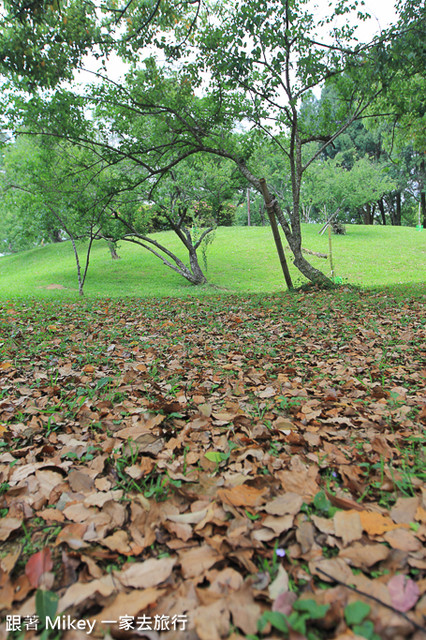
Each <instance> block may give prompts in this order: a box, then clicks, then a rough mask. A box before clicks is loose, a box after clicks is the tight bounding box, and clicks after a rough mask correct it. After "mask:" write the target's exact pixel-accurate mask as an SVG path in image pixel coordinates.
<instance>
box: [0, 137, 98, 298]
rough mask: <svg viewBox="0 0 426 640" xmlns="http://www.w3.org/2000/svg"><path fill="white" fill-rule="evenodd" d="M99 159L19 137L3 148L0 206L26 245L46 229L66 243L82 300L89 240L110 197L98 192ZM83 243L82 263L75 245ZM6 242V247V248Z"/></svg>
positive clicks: (54, 143) (49, 140)
mask: <svg viewBox="0 0 426 640" xmlns="http://www.w3.org/2000/svg"><path fill="white" fill-rule="evenodd" d="M100 169H101V167H100V166H99V158H96V157H94V155H93V154H91V153H90V152H88V150H87V149H81V148H78V147H75V146H72V145H70V144H69V143H67V142H64V141H60V142H59V143H58V142H57V141H55V140H54V139H52V138H47V139H46V138H44V139H42V140H36V139H35V138H34V137H31V138H28V137H26V136H22V137H19V139H18V142H17V143H15V144H11V145H9V146H8V147H7V149H6V153H5V161H4V174H3V177H2V182H3V194H4V200H3V206H4V207H5V208H6V210H7V211H8V213H9V215H11V216H13V222H14V226H17V227H18V228H19V229H20V233H21V237H22V238H25V239H26V240H27V242H28V243H33V244H38V243H40V241H43V240H44V239H45V238H46V235H47V236H48V235H50V233H51V231H50V230H51V229H55V232H56V233H60V234H63V235H64V237H65V238H68V239H69V240H70V241H71V244H72V247H73V251H74V257H75V262H76V270H77V280H78V290H79V294H80V295H81V296H82V295H83V289H84V283H85V281H86V276H87V272H88V267H89V259H90V252H91V248H92V245H93V242H94V240H96V239H98V238H100V237H101V235H100V230H101V228H102V219H103V217H104V216H105V212H106V209H107V206H108V205H109V203H110V200H111V197H110V195H109V194H108V193H105V191H104V190H103V188H102V186H103V185H102V184H99V182H102V178H103V174H102V171H101V170H100ZM83 238H84V239H85V240H87V245H86V246H85V247H84V251H85V258H84V261H83V260H82V258H81V256H80V252H81V250H80V252H79V246H78V240H81V239H83ZM10 242H11V241H10V239H9V238H7V237H6V244H7V245H8V244H10Z"/></svg>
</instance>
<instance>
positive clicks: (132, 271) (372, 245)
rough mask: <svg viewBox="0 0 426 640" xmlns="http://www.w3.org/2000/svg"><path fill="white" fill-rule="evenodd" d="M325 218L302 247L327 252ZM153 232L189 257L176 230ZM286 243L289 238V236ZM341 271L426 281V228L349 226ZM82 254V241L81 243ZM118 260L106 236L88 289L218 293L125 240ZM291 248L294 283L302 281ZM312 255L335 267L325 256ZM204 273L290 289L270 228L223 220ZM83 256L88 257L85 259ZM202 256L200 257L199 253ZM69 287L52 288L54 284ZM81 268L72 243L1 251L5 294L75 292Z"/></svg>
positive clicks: (237, 288)
mask: <svg viewBox="0 0 426 640" xmlns="http://www.w3.org/2000/svg"><path fill="white" fill-rule="evenodd" d="M319 229H320V225H303V246H304V247H305V248H306V249H309V250H311V251H316V252H321V253H328V236H327V233H325V234H324V235H322V236H319V235H318V232H319ZM155 235H156V238H157V239H158V240H159V241H160V242H162V243H164V244H165V245H166V246H167V247H168V248H170V249H171V250H172V251H175V252H176V253H177V254H178V255H179V256H180V257H181V258H182V259H184V260H185V261H186V258H187V256H186V255H185V252H184V251H183V247H182V248H181V246H180V243H179V240H178V239H177V238H176V236H175V235H174V234H173V233H172V232H169V231H168V232H162V233H158V234H155ZM285 244H286V243H285ZM332 245H333V262H334V267H335V273H336V275H338V276H340V277H342V278H343V280H344V282H348V283H350V284H354V285H362V286H368V287H372V286H373V287H375V286H387V285H407V284H410V283H412V284H419V283H421V282H424V280H425V273H426V269H425V249H426V231H422V232H419V231H417V230H416V229H413V228H408V227H399V228H398V227H382V226H370V227H369V226H362V225H351V226H349V225H348V226H347V234H346V235H345V236H332ZM79 248H80V251H81V256H82V258H84V249H85V245H84V244H80V245H79ZM119 255H120V256H121V260H115V261H113V260H111V257H110V254H109V251H108V249H107V246H106V244H105V243H104V242H99V243H97V244H95V246H94V248H93V250H92V254H91V258H90V266H89V272H88V277H87V281H86V285H85V295H87V296H109V297H117V296H184V295H194V294H196V295H199V294H208V293H214V292H215V291H217V289H215V288H213V287H201V288H200V287H194V286H192V285H190V284H189V283H187V282H186V280H184V279H183V278H182V277H181V276H179V275H178V274H176V273H174V272H173V271H171V270H170V269H169V268H167V267H166V266H165V265H163V264H162V262H160V260H158V259H157V258H156V257H155V256H153V255H151V254H150V253H148V252H147V251H145V250H144V249H142V248H140V247H137V246H136V245H131V244H128V243H121V246H120V247H119ZM291 255H292V254H291V252H290V251H286V256H287V259H288V262H289V265H290V271H291V274H292V277H293V280H294V284H296V285H298V284H301V283H302V282H303V278H302V277H301V274H300V273H299V272H298V271H297V270H296V269H295V268H294V266H293V264H292V262H291ZM306 257H307V258H308V260H309V261H310V262H311V263H312V264H313V265H314V266H315V267H318V268H319V269H322V270H323V271H324V272H325V273H327V274H330V263H329V261H328V260H324V259H321V258H317V257H315V256H312V255H307V256H306ZM207 258H208V271H207V276H208V279H209V282H210V283H211V284H214V285H216V287H219V288H220V290H221V291H222V292H226V291H229V292H230V293H261V292H264V293H268V292H274V291H279V290H282V289H285V284H284V281H283V276H282V273H281V270H280V265H279V261H278V257H277V254H276V251H275V246H274V242H273V238H272V232H271V229H270V228H269V227H266V228H263V227H228V228H225V227H221V228H219V229H217V231H216V236H215V239H214V242H213V244H212V245H210V247H209V249H208V254H207ZM82 261H83V260H82ZM200 262H201V260H200ZM52 284H55V285H61V286H62V287H64V289H47V288H46V287H48V286H49V285H52ZM77 295H78V291H77V274H76V267H75V260H74V254H73V251H72V246H71V243H70V242H64V243H61V244H55V245H49V246H46V247H37V248H35V249H32V250H30V251H26V252H22V253H19V254H15V255H12V256H4V257H2V258H0V298H2V299H5V298H10V297H21V296H25V297H26V296H34V297H49V298H63V297H64V298H65V297H66V298H69V297H76V296H77Z"/></svg>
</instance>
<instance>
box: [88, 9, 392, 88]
mask: <svg viewBox="0 0 426 640" xmlns="http://www.w3.org/2000/svg"><path fill="white" fill-rule="evenodd" d="M335 4H336V0H311V1H310V5H309V7H313V8H314V13H315V15H317V16H318V19H320V18H321V17H322V16H324V15H325V13H327V12H328V11H329V9H328V6H329V5H335ZM363 4H364V6H363V7H361V8H362V9H363V10H364V11H366V12H367V13H369V14H370V15H371V19H370V20H369V21H367V22H361V21H360V23H359V28H358V30H357V31H358V34H357V37H358V39H359V40H360V41H361V42H369V41H370V40H372V39H373V37H374V36H375V35H376V34H377V33H380V31H381V30H383V29H386V28H387V27H388V26H390V25H391V24H392V23H393V22H395V20H396V12H395V6H394V0H364V2H363ZM84 66H85V67H86V68H88V69H90V70H92V71H95V70H96V69H97V67H98V63H97V62H96V61H95V59H94V58H92V59H90V57H88V58H87V60H86V62H85V65H84ZM125 70H126V66H125V65H124V64H123V63H122V62H121V61H120V60H119V58H117V56H115V55H111V56H110V58H109V62H108V73H107V75H108V77H109V78H111V80H113V81H114V82H117V81H119V80H120V79H121V78H122V76H123V75H124V73H125ZM77 79H78V80H79V81H83V82H84V81H86V82H87V81H89V82H91V81H93V76H92V77H89V76H88V74H79V75H78V76H77Z"/></svg>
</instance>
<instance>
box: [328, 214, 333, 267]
mask: <svg viewBox="0 0 426 640" xmlns="http://www.w3.org/2000/svg"><path fill="white" fill-rule="evenodd" d="M328 250H329V253H330V267H331V277H332V279H334V267H333V253H332V251H331V222H330V223H329V225H328Z"/></svg>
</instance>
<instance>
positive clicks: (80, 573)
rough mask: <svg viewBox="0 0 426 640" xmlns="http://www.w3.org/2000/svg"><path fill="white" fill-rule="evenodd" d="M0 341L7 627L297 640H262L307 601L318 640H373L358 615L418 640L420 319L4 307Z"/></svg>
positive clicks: (377, 629)
mask: <svg viewBox="0 0 426 640" xmlns="http://www.w3.org/2000/svg"><path fill="white" fill-rule="evenodd" d="M0 330H1V334H0V350H1V355H0V375H1V397H0V445H1V447H0V516H1V517H0V541H1V553H0V607H1V609H2V611H1V613H2V614H3V619H4V618H5V616H6V615H8V616H11V615H15V616H21V617H24V616H31V615H34V614H35V613H36V598H37V593H38V592H39V591H47V592H49V593H51V594H56V596H55V597H56V599H57V600H58V602H57V613H58V614H60V615H61V616H68V615H69V616H71V617H72V618H73V619H82V620H86V621H89V622H90V621H96V624H95V625H94V628H93V631H92V632H91V634H90V637H94V638H96V637H103V636H104V635H105V634H106V635H107V637H113V638H137V637H147V638H150V639H153V638H164V639H167V640H175V639H176V640H181V639H182V640H197V639H199V640H220V639H221V638H229V639H232V640H236V639H237V638H241V637H247V636H250V635H251V636H255V635H258V637H259V638H261V637H268V638H270V639H275V638H283V637H290V638H292V639H293V640H297V639H299V640H300V639H302V638H305V637H307V635H304V634H303V633H300V632H298V631H295V630H290V631H289V636H288V635H287V636H286V635H285V634H284V632H281V631H279V629H277V627H275V626H274V624H272V625H271V623H270V622H268V623H267V624H266V626H265V628H264V630H263V631H259V630H258V626H257V624H258V620H259V618H261V616H262V614H264V612H265V611H269V612H271V611H275V612H281V613H284V614H286V615H290V613H291V612H292V611H293V610H294V608H293V607H294V603H295V601H296V600H297V599H299V601H300V599H309V600H313V601H315V603H317V604H318V605H329V606H328V608H327V610H326V614H325V615H324V616H322V617H321V618H319V619H316V620H310V621H309V622H308V627H309V632H310V633H316V634H317V635H315V636H312V635H311V636H310V637H318V638H339V639H340V640H344V639H349V638H357V637H367V636H366V635H364V636H358V635H356V633H355V631H354V626H353V625H352V626H351V623H350V622H349V621H348V619H347V616H346V617H345V609H346V608H347V605H348V604H351V603H354V602H365V603H368V605H369V607H370V609H369V610H368V611H369V613H368V620H369V621H370V623H369V624H371V626H372V628H373V630H374V633H375V634H377V635H376V636H374V635H370V636H368V637H371V638H373V637H379V638H389V639H396V638H416V640H420V638H421V637H424V636H423V635H422V631H421V627H422V626H424V616H425V614H426V596H425V587H426V578H425V569H426V558H425V548H424V542H425V534H426V490H425V485H424V479H425V475H424V466H423V467H422V463H423V465H424V458H423V459H422V457H421V456H422V445H423V447H424V427H425V423H426V405H425V401H426V399H425V392H424V376H425V370H424V369H423V370H422V368H421V349H422V347H424V344H425V341H424V338H425V328H424V314H423V311H422V305H421V302H420V301H419V300H418V299H415V298H409V297H406V298H405V299H403V298H395V297H393V296H392V295H390V294H385V293H359V292H355V293H354V292H346V293H345V292H343V293H342V292H339V293H333V294H330V293H322V292H314V293H312V294H301V293H300V294H295V295H294V296H287V295H275V296H267V297H265V296H264V297H260V296H251V297H250V298H244V297H225V296H222V297H214V298H205V299H192V298H188V299H185V300H182V299H179V300H177V299H164V300H161V301H158V300H132V299H128V300H122V301H113V300H102V301H91V302H90V301H88V302H84V303H65V304H64V303H41V302H31V303H28V302H20V303H18V302H10V303H6V304H3V305H2V307H1V309H0ZM345 585H347V586H345ZM349 586H352V587H353V588H352V589H351V588H348V587H349ZM368 596H374V598H376V599H373V598H369V597H368ZM378 601H381V603H379V602H378ZM386 605H387V606H386ZM125 616H129V617H130V618H129V619H131V618H132V617H133V618H134V619H135V620H136V619H142V617H143V616H146V618H145V619H147V618H148V617H149V618H151V619H155V620H157V621H159V620H160V619H161V616H163V619H166V618H168V619H169V621H170V620H171V619H172V618H173V616H176V618H175V620H179V619H181V618H179V616H181V617H182V616H183V617H185V618H186V621H187V622H186V628H185V630H183V628H180V627H178V626H176V625H175V626H176V628H175V629H173V628H170V629H169V630H167V629H166V628H161V624H160V623H159V622H157V627H158V628H157V629H154V628H153V629H152V630H150V631H148V630H146V631H145V632H144V631H143V630H138V629H136V628H133V629H132V628H127V629H126V628H124V623H123V622H122V620H123V617H125ZM100 620H117V622H116V623H115V624H113V623H108V624H102V623H100ZM163 626H164V625H163ZM1 628H2V631H1V632H0V637H6V635H7V633H6V626H5V624H3V626H2V627H1ZM36 633H37V632H36V631H35V630H31V629H27V630H26V633H25V637H28V638H30V637H36ZM306 633H308V631H306ZM372 633H373V632H372ZM1 634H3V636H2V635H1ZM9 637H10V638H15V637H16V638H18V637H20V636H19V634H18V632H17V631H16V632H9ZM22 637H23V636H22ZM49 637H52V638H53V637H56V636H54V635H51V636H49ZM60 637H63V638H65V639H66V640H79V639H80V638H85V637H88V636H87V633H86V630H84V629H80V630H73V629H69V630H66V631H63V633H62V635H60Z"/></svg>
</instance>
